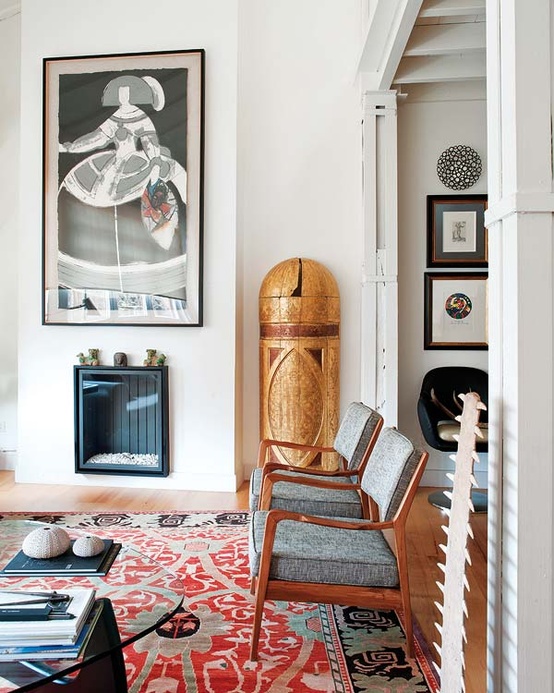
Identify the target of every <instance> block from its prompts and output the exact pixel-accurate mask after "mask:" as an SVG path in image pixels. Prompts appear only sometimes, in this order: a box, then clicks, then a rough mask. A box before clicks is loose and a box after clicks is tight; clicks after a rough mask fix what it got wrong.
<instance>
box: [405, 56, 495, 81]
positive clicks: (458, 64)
mask: <svg viewBox="0 0 554 693" xmlns="http://www.w3.org/2000/svg"><path fill="white" fill-rule="evenodd" d="M486 74H487V65H486V57H485V53H482V54H481V53H469V54H466V55H441V56H429V57H413V58H404V59H403V60H402V62H401V63H400V67H399V68H398V71H397V73H396V75H395V77H394V84H417V83H424V82H427V83H430V82H459V81H466V80H475V79H485V77H486Z"/></svg>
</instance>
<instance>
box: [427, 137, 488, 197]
mask: <svg viewBox="0 0 554 693" xmlns="http://www.w3.org/2000/svg"><path fill="white" fill-rule="evenodd" d="M482 171H483V165H482V163H481V157H480V156H479V154H477V152H476V151H475V149H472V148H471V147H468V146H467V145H465V144H456V145H455V146H454V147H448V149H445V150H444V152H443V153H442V154H441V155H440V156H439V159H438V161H437V175H438V177H439V179H440V181H441V183H443V184H444V185H446V187H447V188H450V189H451V190H467V188H471V186H472V185H475V183H477V181H478V180H479V178H480V176H481V173H482Z"/></svg>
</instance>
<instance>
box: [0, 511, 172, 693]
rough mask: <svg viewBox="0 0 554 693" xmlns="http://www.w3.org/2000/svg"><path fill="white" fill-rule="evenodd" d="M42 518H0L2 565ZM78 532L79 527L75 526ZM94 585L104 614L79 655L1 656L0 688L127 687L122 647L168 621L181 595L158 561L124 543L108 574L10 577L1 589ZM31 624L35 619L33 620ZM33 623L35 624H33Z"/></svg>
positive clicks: (112, 690)
mask: <svg viewBox="0 0 554 693" xmlns="http://www.w3.org/2000/svg"><path fill="white" fill-rule="evenodd" d="M41 525H42V523H40V522H32V521H24V520H21V521H19V520H18V521H16V520H14V521H11V520H0V569H1V568H3V567H4V566H5V565H6V564H7V563H8V561H9V560H10V559H11V558H12V557H13V556H14V555H15V554H16V553H17V552H18V551H19V549H20V548H21V544H22V542H23V539H24V538H25V537H26V536H27V534H29V532H31V531H32V530H33V529H35V528H36V527H40V526H41ZM69 531H70V535H71V537H72V538H76V537H78V536H79V534H84V532H79V531H78V530H74V529H71V530H69ZM90 587H92V588H94V589H95V590H96V598H97V601H98V602H99V606H98V608H99V609H100V615H99V618H98V620H97V621H96V624H95V626H94V630H93V632H92V635H91V637H90V639H89V641H88V643H87V645H86V646H85V651H84V652H83V653H82V655H81V656H80V657H79V658H78V659H64V660H61V659H58V660H40V661H27V662H0V693H10V692H11V691H39V692H40V693H52V692H53V691H57V692H59V691H63V692H64V693H73V692H74V691H75V692H77V691H78V693H98V691H101V693H125V691H127V679H126V675H125V665H124V659H123V649H124V648H125V647H127V646H128V645H130V644H131V643H133V642H135V641H136V640H139V639H140V638H142V637H144V636H145V635H147V634H148V633H151V632H152V631H153V630H156V629H157V628H159V627H160V626H162V625H163V624H164V623H165V622H166V621H168V620H169V619H170V618H171V617H172V616H173V615H174V614H175V612H176V611H177V609H178V608H179V607H180V606H181V604H182V601H183V583H182V582H181V581H180V580H179V578H177V577H176V576H175V575H172V574H171V573H170V572H169V571H167V570H165V569H164V568H163V567H161V566H160V565H158V564H157V563H156V562H155V561H153V560H152V559H150V558H148V557H147V556H144V555H143V554H141V553H139V552H138V551H137V550H136V549H133V548H132V547H130V546H125V545H124V546H122V547H121V550H120V551H119V553H118V555H117V557H116V559H115V560H114V562H113V564H112V566H111V568H110V570H109V572H108V574H107V575H102V576H81V575H79V576H77V575H56V576H42V577H39V576H36V577H30V576H25V577H15V576H14V577H7V576H5V575H3V574H0V589H4V590H11V589H13V590H18V591H19V590H21V591H53V590H56V591H58V592H63V591H64V590H66V589H70V588H90ZM31 624H32V622H31ZM30 627H32V625H30Z"/></svg>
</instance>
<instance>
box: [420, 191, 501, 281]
mask: <svg viewBox="0 0 554 693" xmlns="http://www.w3.org/2000/svg"><path fill="white" fill-rule="evenodd" d="M486 209H487V196H486V195H427V266H428V267H459V268H461V267H487V266H488V238H487V229H486V227H485V210H486Z"/></svg>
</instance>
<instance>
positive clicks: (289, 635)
mask: <svg viewBox="0 0 554 693" xmlns="http://www.w3.org/2000/svg"><path fill="white" fill-rule="evenodd" d="M0 517H5V518H6V519H8V518H9V519H21V518H25V519H34V520H41V521H43V522H51V523H55V524H58V525H62V526H65V527H68V528H82V529H87V530H88V531H91V532H93V533H94V534H97V535H100V536H104V537H106V538H112V539H114V540H116V541H120V542H122V543H127V544H132V545H134V546H135V547H136V548H137V549H138V550H139V551H141V552H142V553H144V554H146V555H148V556H149V557H151V558H152V559H154V560H156V561H157V562H158V563H160V564H161V565H163V566H164V567H165V568H166V569H168V570H169V571H171V572H173V573H174V574H176V575H178V576H179V577H180V578H181V580H182V581H183V583H184V585H185V600H184V604H183V608H182V609H181V610H180V611H179V612H178V613H177V614H176V615H175V616H174V617H173V618H172V620H171V621H169V622H168V623H167V624H166V625H165V626H163V627H162V628H160V629H159V630H158V632H155V633H151V634H150V635H148V636H146V637H145V638H143V639H142V640H139V641H138V642H136V643H135V644H134V645H132V646H129V647H127V648H126V649H125V650H124V652H125V659H126V666H127V673H128V680H129V691H130V693H185V692H186V693H296V692H298V693H300V692H302V693H308V692H309V691H326V692H327V693H366V692H367V693H369V692H370V691H371V693H375V692H378V691H387V692H389V693H393V692H394V693H412V692H417V693H420V692H421V693H426V692H431V693H435V692H436V691H437V690H438V688H439V686H438V683H437V680H436V678H435V676H434V670H433V669H432V667H431V666H430V656H429V652H428V650H427V646H426V644H425V643H424V642H423V639H422V638H421V636H420V634H419V631H418V630H417V627H416V657H415V659H410V658H409V657H408V656H407V653H406V643H405V638H404V633H403V631H402V629H401V627H400V623H399V620H398V616H397V615H396V613H395V612H394V611H370V610H367V609H359V608H352V607H339V606H329V605H317V604H301V603H283V602H275V603H273V602H267V603H266V609H265V613H264V616H265V618H264V621H263V624H262V634H261V637H260V647H259V658H260V659H259V661H258V662H257V663H254V662H250V661H249V660H248V655H249V644H250V633H251V627H252V619H253V613H254V607H253V598H252V596H251V595H250V590H249V572H248V535H247V524H248V519H249V516H248V513H245V512H236V513H229V512H190V513H179V512H175V513H102V514H85V513H63V514H52V513H48V514H40V515H39V514H36V515H32V514H25V515H23V514H16V513H8V514H5V515H3V516H0Z"/></svg>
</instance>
